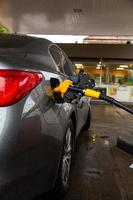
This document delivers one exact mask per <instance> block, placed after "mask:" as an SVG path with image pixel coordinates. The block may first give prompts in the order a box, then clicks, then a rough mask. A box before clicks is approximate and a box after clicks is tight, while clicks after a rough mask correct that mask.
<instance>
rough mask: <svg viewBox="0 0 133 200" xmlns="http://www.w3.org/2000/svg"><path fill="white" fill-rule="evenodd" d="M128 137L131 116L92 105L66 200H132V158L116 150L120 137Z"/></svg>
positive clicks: (115, 109)
mask: <svg viewBox="0 0 133 200" xmlns="http://www.w3.org/2000/svg"><path fill="white" fill-rule="evenodd" d="M127 133H130V134H133V116H132V115H130V114H128V113H126V112H125V111H122V110H121V109H118V108H116V107H113V106H110V105H92V124H91V128H90V130H89V131H87V132H81V134H80V136H79V138H78V141H77V148H76V152H75V156H74V162H73V166H72V174H71V185H70V188H69V191H68V193H67V195H66V197H65V200H133V169H131V168H129V166H130V165H131V164H132V163H133V156H132V155H130V154H128V153H126V152H124V151H123V150H120V149H118V148H117V147H116V143H117V138H118V136H122V135H125V134H127ZM43 199H45V200H46V199H47V200H49V199H51V198H50V197H44V198H41V199H38V200H43Z"/></svg>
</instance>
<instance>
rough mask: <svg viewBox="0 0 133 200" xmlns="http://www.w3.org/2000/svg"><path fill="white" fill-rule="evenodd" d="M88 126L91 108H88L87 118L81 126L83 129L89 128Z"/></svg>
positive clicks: (89, 124)
mask: <svg viewBox="0 0 133 200" xmlns="http://www.w3.org/2000/svg"><path fill="white" fill-rule="evenodd" d="M90 126H91V109H90V108H89V111H88V115H87V119H86V122H85V124H84V126H83V130H84V131H87V130H88V129H89V128H90Z"/></svg>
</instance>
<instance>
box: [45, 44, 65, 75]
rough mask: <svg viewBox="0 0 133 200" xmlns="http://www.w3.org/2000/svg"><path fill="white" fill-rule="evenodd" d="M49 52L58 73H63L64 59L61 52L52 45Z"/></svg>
mask: <svg viewBox="0 0 133 200" xmlns="http://www.w3.org/2000/svg"><path fill="white" fill-rule="evenodd" d="M49 52H50V54H51V56H52V58H53V59H54V62H55V63H56V65H57V67H58V69H59V71H60V72H62V73H65V72H64V68H63V66H64V63H65V57H64V54H63V53H62V51H61V50H60V49H58V48H57V47H56V46H54V45H52V46H51V47H50V49H49Z"/></svg>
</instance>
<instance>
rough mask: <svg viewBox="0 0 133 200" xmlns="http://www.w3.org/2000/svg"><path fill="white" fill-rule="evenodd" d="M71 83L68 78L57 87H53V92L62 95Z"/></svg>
mask: <svg viewBox="0 0 133 200" xmlns="http://www.w3.org/2000/svg"><path fill="white" fill-rule="evenodd" d="M72 83H73V82H72V81H70V80H65V81H63V82H62V83H61V84H60V85H59V86H58V87H56V88H54V90H53V92H60V93H61V96H62V97H63V96H64V94H65V93H66V91H67V90H68V88H69V86H70V85H72Z"/></svg>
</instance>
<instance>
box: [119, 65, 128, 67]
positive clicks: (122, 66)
mask: <svg viewBox="0 0 133 200" xmlns="http://www.w3.org/2000/svg"><path fill="white" fill-rule="evenodd" d="M119 67H120V68H128V65H120V66H119Z"/></svg>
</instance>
